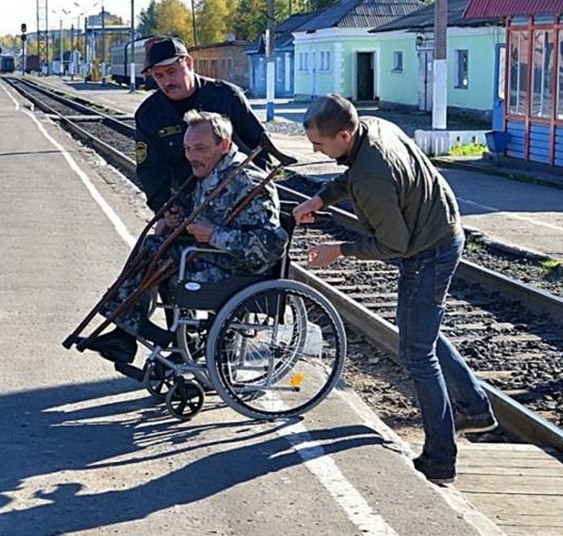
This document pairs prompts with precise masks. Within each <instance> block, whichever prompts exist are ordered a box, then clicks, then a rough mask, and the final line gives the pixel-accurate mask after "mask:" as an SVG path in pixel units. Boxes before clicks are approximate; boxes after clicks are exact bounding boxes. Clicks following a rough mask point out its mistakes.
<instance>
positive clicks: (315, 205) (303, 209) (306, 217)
mask: <svg viewBox="0 0 563 536" xmlns="http://www.w3.org/2000/svg"><path fill="white" fill-rule="evenodd" d="M323 205H324V203H323V200H322V199H321V198H320V197H319V196H318V195H315V196H313V197H312V198H311V199H308V200H307V201H305V202H303V203H301V204H300V205H297V206H296V207H295V208H294V209H293V217H294V218H295V222H296V223H298V224H299V223H313V222H314V221H315V212H317V211H318V210H320V209H321V208H323Z"/></svg>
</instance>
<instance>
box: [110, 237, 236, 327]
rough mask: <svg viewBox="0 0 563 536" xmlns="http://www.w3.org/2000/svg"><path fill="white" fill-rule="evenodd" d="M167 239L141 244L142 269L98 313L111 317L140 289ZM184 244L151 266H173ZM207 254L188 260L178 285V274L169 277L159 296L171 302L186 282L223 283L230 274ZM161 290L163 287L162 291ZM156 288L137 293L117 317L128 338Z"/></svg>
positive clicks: (145, 312) (144, 315)
mask: <svg viewBox="0 0 563 536" xmlns="http://www.w3.org/2000/svg"><path fill="white" fill-rule="evenodd" d="M165 238H166V237H163V236H160V235H149V236H147V237H146V238H145V240H144V241H143V243H142V245H141V247H140V250H146V254H145V258H144V259H143V261H144V262H142V263H141V264H142V267H141V268H140V269H139V270H138V271H137V272H136V273H134V274H133V275H132V276H131V277H129V278H127V279H125V280H124V281H123V282H122V284H121V285H120V286H119V288H118V290H117V292H116V294H115V296H113V298H112V299H111V300H109V301H108V302H107V303H106V304H105V305H104V306H103V307H102V309H101V310H100V313H101V314H102V315H103V316H105V317H106V318H108V317H110V316H111V315H113V314H114V313H115V311H116V310H117V309H118V308H119V307H120V306H121V305H122V304H123V303H125V301H126V300H127V299H128V298H129V297H130V296H131V295H132V294H133V293H134V292H135V291H136V290H137V289H138V288H139V286H140V284H141V282H142V280H143V277H144V275H145V272H146V269H147V268H148V265H149V264H150V263H151V259H153V258H154V257H155V255H156V254H157V252H158V251H159V249H160V247H161V246H162V244H163V243H164V240H165ZM183 247H185V244H181V243H180V244H173V245H172V246H170V247H169V248H168V250H167V251H166V253H165V254H163V255H162V256H161V257H160V258H159V259H158V261H157V262H156V265H155V267H154V270H158V269H159V268H162V266H163V265H164V264H165V263H167V262H169V261H170V260H172V261H173V262H174V264H175V265H176V266H178V264H179V262H180V256H181V250H182V248H183ZM208 257H209V256H208V255H207V254H202V255H197V256H194V257H192V258H189V263H188V266H187V267H186V272H185V277H184V280H183V281H181V282H179V281H178V276H177V273H176V274H174V275H172V276H171V277H169V278H168V279H167V280H166V281H164V282H161V283H160V284H159V285H158V287H159V288H160V292H161V296H163V297H165V298H164V299H167V300H171V301H172V302H173V301H174V296H176V295H177V292H178V287H179V285H180V284H184V283H185V282H186V281H195V282H198V283H215V282H219V281H222V280H223V279H225V278H226V277H228V276H229V274H228V273H227V272H226V271H225V270H224V269H223V268H219V267H217V266H214V265H213V264H211V263H210V262H209V260H206V259H208ZM163 287H164V288H163ZM159 288H156V286H155V287H153V288H150V289H147V290H146V291H145V292H143V293H142V294H140V295H139V296H138V297H137V299H136V300H135V301H134V302H133V303H132V304H131V305H130V306H129V307H127V309H126V310H125V311H123V312H122V313H120V314H119V315H117V317H116V318H115V319H114V320H113V322H114V323H115V324H116V325H118V326H119V327H120V328H122V329H124V330H125V331H127V332H128V333H130V334H131V335H138V334H139V330H140V328H141V326H142V325H143V323H144V322H145V320H147V315H148V312H149V309H150V305H151V300H152V299H153V297H155V295H156V291H157V290H159Z"/></svg>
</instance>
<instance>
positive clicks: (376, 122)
mask: <svg viewBox="0 0 563 536" xmlns="http://www.w3.org/2000/svg"><path fill="white" fill-rule="evenodd" d="M338 163H339V164H342V165H345V166H348V169H347V170H346V171H345V172H344V173H343V174H342V175H339V176H338V177H336V178H335V179H333V180H332V181H330V182H329V183H327V184H326V185H325V187H324V188H322V189H321V190H320V191H319V196H320V197H321V199H322V200H323V202H324V204H325V206H327V205H331V204H333V203H335V202H336V201H339V200H342V199H346V198H348V199H350V200H351V201H352V204H353V206H354V212H355V213H356V215H357V217H358V219H359V221H360V222H361V223H362V224H363V225H364V227H365V228H366V231H367V233H366V235H363V236H360V237H359V238H358V239H357V240H355V241H354V242H345V243H343V244H342V253H343V255H345V256H355V257H358V258H360V259H380V260H387V259H397V258H407V257H412V256H413V255H416V254H417V253H420V252H421V251H424V250H427V249H429V248H431V247H433V246H436V245H437V244H439V243H441V242H443V241H444V240H446V239H448V238H452V237H453V236H455V235H456V234H458V233H461V232H462V227H461V222H460V215H459V209H458V206H457V202H456V199H455V196H454V194H453V192H452V190H451V188H450V187H449V185H448V183H447V182H446V180H445V179H444V178H443V177H442V175H441V174H440V172H439V171H438V170H437V169H436V168H435V167H434V165H433V164H432V163H431V162H430V160H429V159H428V158H427V157H426V155H425V154H424V153H423V152H422V151H421V150H420V149H419V148H418V147H417V145H416V144H415V143H414V140H412V139H411V138H409V137H408V136H407V135H406V134H405V133H404V132H403V131H402V130H401V129H400V128H399V127H397V126H396V125H395V124H393V123H391V122H389V121H385V120H383V119H379V118H374V117H362V118H361V121H360V128H359V132H358V135H357V137H356V139H355V141H354V146H353V149H352V151H351V153H350V155H348V156H346V157H343V158H341V159H339V160H338Z"/></svg>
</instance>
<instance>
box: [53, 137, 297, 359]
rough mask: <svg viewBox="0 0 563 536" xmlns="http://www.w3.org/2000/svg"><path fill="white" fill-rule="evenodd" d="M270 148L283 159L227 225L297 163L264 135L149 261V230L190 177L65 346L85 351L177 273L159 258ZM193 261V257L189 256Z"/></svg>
mask: <svg viewBox="0 0 563 536" xmlns="http://www.w3.org/2000/svg"><path fill="white" fill-rule="evenodd" d="M263 150H264V151H267V152H268V153H269V154H271V155H272V156H274V157H275V158H276V160H277V161H278V162H279V163H278V165H276V166H274V168H273V169H272V170H271V171H270V172H269V173H268V174H267V176H266V177H265V178H264V179H263V180H262V181H261V182H260V183H258V184H257V185H255V186H254V188H253V189H252V190H251V191H250V192H249V194H248V195H247V196H246V197H245V199H243V200H242V201H241V202H240V203H239V204H238V205H237V206H236V207H235V208H234V209H233V210H232V211H231V213H230V214H229V215H228V217H227V218H226V219H225V222H224V223H225V224H226V225H228V224H229V223H231V222H232V221H233V220H234V219H235V218H236V217H237V216H238V215H239V214H240V213H241V211H242V210H244V208H245V207H246V206H247V205H248V204H249V203H250V202H251V201H252V200H253V199H254V198H255V197H256V196H257V195H258V194H259V193H260V192H261V191H262V190H263V189H264V188H265V187H266V185H267V184H268V183H269V182H270V181H271V180H272V179H273V178H274V177H275V176H276V175H277V173H278V172H279V171H280V169H281V168H282V167H284V166H289V165H291V164H295V163H296V159H295V158H293V157H291V156H289V155H286V154H284V153H282V152H280V151H279V150H278V149H277V148H276V147H275V146H274V145H273V143H272V141H271V140H270V138H269V137H268V135H267V134H266V133H264V134H263V135H262V138H261V140H260V144H259V145H258V146H257V147H256V148H255V149H254V150H252V151H251V152H250V153H249V154H248V155H247V157H246V158H245V159H244V160H243V162H241V163H240V164H239V165H238V166H237V167H236V168H235V169H233V170H232V171H231V172H230V173H229V174H228V175H227V176H226V177H225V178H224V179H223V180H222V181H221V182H220V183H219V184H218V185H217V187H216V188H215V189H214V190H213V191H212V192H211V193H210V194H209V195H208V196H207V198H206V199H205V200H204V201H203V202H202V203H201V204H200V205H199V206H198V207H196V208H195V209H194V210H192V212H191V213H190V214H189V215H188V216H187V217H186V218H184V220H183V221H182V223H181V224H180V225H179V226H178V227H177V228H176V229H174V230H173V231H172V232H171V233H170V234H169V235H168V236H167V237H166V239H165V240H164V242H163V243H162V244H161V246H160V247H159V249H158V251H157V252H156V254H155V255H154V256H153V258H152V259H151V260H150V261H149V262H148V265H147V259H146V254H147V252H148V248H143V247H142V244H143V242H144V239H145V237H146V236H147V234H148V233H149V231H150V229H151V228H152V227H153V225H154V224H155V223H156V222H157V221H158V220H159V219H161V218H162V217H163V215H164V213H165V212H166V211H168V210H169V209H170V208H172V207H173V206H174V205H175V203H176V201H177V200H178V199H179V198H180V196H181V195H182V194H184V193H185V192H186V190H187V188H188V186H189V185H190V184H191V182H192V181H193V179H194V177H193V175H192V176H190V177H189V178H188V179H186V181H184V183H183V184H182V185H181V186H180V188H179V189H178V190H177V191H176V192H175V193H174V194H173V195H172V196H171V197H170V199H169V200H168V201H167V202H166V203H165V204H164V205H163V206H162V207H161V208H160V209H159V210H158V211H157V213H156V214H155V215H154V217H153V218H152V219H151V220H150V221H149V222H148V223H147V225H146V226H145V228H144V229H143V231H142V232H141V234H140V235H139V238H138V239H137V242H136V243H135V246H134V247H133V249H132V251H131V253H130V254H129V256H128V258H127V261H126V262H125V265H124V267H123V269H122V270H121V273H120V274H119V276H118V277H117V279H116V280H115V282H114V283H113V284H112V285H111V286H110V287H109V288H108V289H107V290H106V292H105V293H104V295H103V296H102V298H101V299H100V300H99V301H98V303H97V304H96V305H95V306H94V307H93V308H92V309H91V311H90V312H89V313H88V314H87V315H86V316H85V317H84V319H83V320H82V321H81V322H80V324H78V326H77V327H76V329H75V330H74V331H73V332H72V333H71V334H70V335H69V336H68V337H67V338H66V339H65V340H64V341H63V343H62V344H63V346H64V347H65V348H71V346H72V345H73V344H76V348H77V350H79V351H83V350H85V349H86V348H87V347H88V345H89V344H90V342H91V341H92V340H93V339H94V338H95V337H97V336H98V335H99V334H100V333H101V332H102V331H103V330H104V329H105V328H106V327H107V326H108V325H109V324H111V323H112V322H113V321H114V320H115V319H116V318H117V317H118V316H119V315H121V314H123V313H124V312H125V311H127V310H128V309H129V308H130V307H131V306H132V305H133V304H134V303H135V302H136V301H137V300H138V299H139V298H140V297H141V296H142V295H143V294H144V293H145V292H147V291H148V290H150V289H151V288H153V287H155V286H156V285H158V284H160V283H161V282H162V281H165V280H166V279H168V278H169V277H170V276H171V275H173V274H174V273H175V272H176V271H177V270H178V267H177V266H175V263H174V261H173V260H172V259H167V260H166V261H165V262H164V263H162V265H161V266H158V261H159V260H160V259H161V258H162V257H163V256H164V255H165V253H166V252H167V251H168V250H169V249H170V247H171V246H172V244H173V243H174V242H175V240H176V239H177V238H178V237H179V236H180V235H181V234H182V233H183V232H184V230H185V229H186V226H187V225H189V224H190V223H192V222H193V221H194V220H195V219H196V218H197V217H198V216H199V215H200V214H201V213H202V212H203V210H204V209H205V208H206V207H207V206H208V205H209V204H210V203H211V202H212V201H213V200H214V199H215V198H216V197H217V196H218V195H219V194H220V193H221V192H222V191H223V190H224V189H225V188H226V187H227V186H229V184H230V183H231V182H232V181H233V180H234V179H235V177H236V176H237V174H238V173H239V172H240V171H241V170H242V169H244V168H245V167H246V166H247V165H248V164H249V163H250V162H251V161H252V160H253V159H254V158H255V157H256V156H257V155H258V154H259V153H260V152H262V151H263ZM188 260H189V259H188ZM144 266H146V269H145V270H144V274H143V276H142V278H141V281H140V283H139V285H138V286H137V288H136V289H135V290H134V291H133V292H132V293H131V294H130V295H129V296H128V297H127V298H126V299H125V300H124V301H123V302H122V303H121V304H120V305H119V306H118V307H117V308H116V309H115V310H114V311H113V312H112V313H111V314H110V315H108V316H107V317H106V318H105V320H104V321H102V322H101V323H100V324H99V325H98V326H97V327H96V328H95V329H94V330H93V331H92V332H91V333H90V335H88V336H87V337H80V334H81V333H82V331H83V330H84V329H85V328H86V327H87V326H88V324H89V323H90V322H91V321H92V320H93V318H94V317H95V316H96V315H97V314H98V313H99V312H100V310H101V309H102V307H104V306H105V305H106V304H107V303H108V302H109V301H110V300H112V299H113V298H114V296H115V295H116V294H117V292H118V290H119V287H120V286H121V285H122V284H123V282H124V281H125V280H126V279H127V278H129V277H131V276H132V275H133V274H134V273H136V272H138V271H140V270H142V269H143V268H144Z"/></svg>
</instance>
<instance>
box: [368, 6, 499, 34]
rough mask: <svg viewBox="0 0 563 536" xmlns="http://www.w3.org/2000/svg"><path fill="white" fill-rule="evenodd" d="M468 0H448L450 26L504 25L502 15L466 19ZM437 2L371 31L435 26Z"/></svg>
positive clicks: (419, 28) (420, 28)
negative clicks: (464, 14)
mask: <svg viewBox="0 0 563 536" xmlns="http://www.w3.org/2000/svg"><path fill="white" fill-rule="evenodd" d="M467 4H468V0H448V27H452V26H488V25H503V24H504V23H503V20H502V17H498V16H497V17H481V18H478V19H465V18H464V17H463V13H464V11H465V9H466V7H467ZM435 6H436V3H433V4H430V5H426V6H424V7H422V8H420V9H417V10H416V11H413V12H412V13H409V14H408V15H405V16H404V17H401V18H400V19H397V20H394V21H392V22H390V23H388V24H384V25H383V26H380V27H379V28H373V29H371V30H370V33H376V32H389V31H392V30H413V31H417V30H422V29H427V28H433V27H434V11H435Z"/></svg>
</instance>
